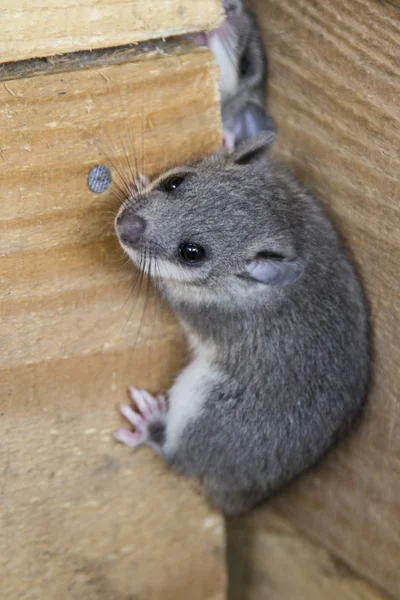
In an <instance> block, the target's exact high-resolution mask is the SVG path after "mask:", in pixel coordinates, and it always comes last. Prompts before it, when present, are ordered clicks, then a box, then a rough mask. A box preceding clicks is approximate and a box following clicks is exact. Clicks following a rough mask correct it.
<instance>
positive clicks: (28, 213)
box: [0, 44, 225, 600]
mask: <svg viewBox="0 0 400 600" xmlns="http://www.w3.org/2000/svg"><path fill="white" fill-rule="evenodd" d="M112 54H113V56H114V53H112ZM102 56H103V58H104V62H103V63H102V64H100V63H99V60H97V59H96V60H95V61H94V62H93V63H91V64H88V63H87V62H85V64H84V69H81V68H80V66H81V63H79V61H78V63H79V64H77V68H76V69H75V70H74V69H73V68H72V69H71V68H70V69H68V68H66V70H65V72H63V73H60V72H58V67H57V65H56V68H53V66H52V65H50V67H49V68H47V67H45V68H44V71H43V72H42V73H41V74H38V73H36V74H33V73H32V72H31V73H29V74H27V75H29V76H27V77H25V78H14V79H9V80H8V81H4V80H3V82H2V83H0V129H1V132H2V135H1V141H0V165H1V168H0V189H1V195H0V229H1V234H0V240H1V241H0V247H1V249H0V252H1V261H0V279H1V284H2V285H1V288H0V314H1V319H2V320H1V325H0V335H1V351H2V360H1V366H0V397H1V413H0V414H1V417H0V439H1V461H0V481H1V484H0V486H1V499H2V503H1V509H0V557H1V558H0V580H1V591H2V594H1V595H2V596H4V597H7V598H10V600H14V599H17V598H18V599H21V600H22V599H25V598H26V599H27V598H33V599H36V598H37V599H38V600H39V599H41V598H44V597H45V598H49V599H56V598H78V597H79V598H83V599H91V598H96V599H101V598H104V599H107V600H109V599H110V598H115V599H121V600H123V599H125V600H127V599H128V598H133V597H134V598H135V599H136V598H137V599H139V600H140V599H143V600H151V599H154V600H158V599H159V598H161V597H162V598H166V599H169V598H170V599H171V600H172V599H174V600H175V599H179V598H182V599H186V598H188V597H189V596H190V598H195V599H198V600H203V599H209V600H222V599H223V598H224V596H225V594H224V590H225V563H224V525H223V521H222V519H221V516H220V515H219V514H217V513H215V512H214V511H212V510H211V509H210V507H209V506H207V504H206V502H205V500H204V498H203V497H202V496H201V495H199V494H198V493H197V492H196V491H195V490H194V489H192V488H191V486H190V485H189V484H188V483H187V482H185V481H183V480H182V479H180V478H178V477H177V476H175V475H174V474H173V473H172V472H171V471H170V470H169V469H167V468H166V467H165V466H164V465H163V464H162V463H161V461H160V460H159V459H158V458H156V457H155V456H154V454H153V453H151V452H148V451H147V450H146V449H144V450H139V451H138V452H137V453H133V452H132V451H130V450H129V449H127V448H126V447H122V446H120V445H118V444H117V443H116V442H114V441H113V439H112V437H111V434H112V431H113V430H114V429H115V428H116V427H117V426H118V425H119V424H120V420H121V419H120V417H119V416H118V413H117V411H116V405H117V404H118V403H120V402H121V401H126V399H127V396H126V387H127V385H128V384H134V385H137V386H139V387H146V388H148V389H150V390H152V391H154V392H155V391H158V390H160V391H161V390H164V389H166V388H167V387H168V385H169V383H170V378H171V375H173V374H174V373H176V370H177V369H178V367H179V366H180V365H181V364H182V360H184V358H185V355H184V346H183V343H182V336H181V334H180V332H179V330H178V329H177V327H176V324H175V322H174V320H173V319H172V317H171V316H170V315H169V313H168V312H167V311H166V310H165V309H163V310H161V306H160V304H159V303H156V302H155V297H154V294H153V292H152V291H151V290H150V289H149V290H148V292H149V295H148V297H147V300H146V291H147V288H146V285H145V284H143V286H142V288H141V291H140V290H139V287H136V289H132V278H133V276H134V271H133V269H132V267H131V266H130V265H127V264H124V262H125V260H124V259H123V257H122V253H121V251H120V249H119V247H118V243H117V240H116V238H115V235H114V233H113V216H114V214H115V211H116V208H117V200H116V196H115V193H114V192H112V191H111V190H110V191H107V192H105V193H104V194H94V193H92V192H91V191H90V190H89V188H88V186H87V174H88V171H89V170H90V168H91V167H92V166H94V165H95V164H99V163H100V164H109V165H110V167H111V169H112V173H113V178H114V179H115V180H116V179H117V172H119V173H121V174H122V175H123V176H129V175H130V167H129V165H134V164H135V161H137V164H138V166H139V167H140V169H141V170H142V171H143V172H144V173H147V174H148V175H152V174H155V173H156V172H160V171H162V170H163V169H165V168H166V167H168V166H172V165H174V164H176V163H178V162H182V161H185V160H194V159H197V158H199V157H200V156H202V155H204V154H205V153H207V152H210V151H212V150H214V149H215V148H217V147H218V146H219V143H220V130H221V125H220V116H219V97H218V91H217V89H218V71H217V68H216V66H215V64H214V61H213V58H212V56H211V55H210V53H209V52H208V51H207V50H204V49H201V48H196V47H191V46H187V45H186V46H176V45H175V46H173V45H171V44H166V45H165V47H164V52H153V53H149V54H146V55H143V53H142V55H141V56H140V57H138V55H137V54H135V55H134V56H132V55H131V53H130V51H127V52H126V54H125V55H124V56H125V59H126V60H125V62H121V57H119V60H118V61H117V62H115V61H114V60H112V59H110V60H107V56H105V55H104V53H102ZM130 59H132V60H130ZM108 156H110V158H111V159H112V160H111V162H110V161H109V158H108ZM128 162H129V165H128ZM114 165H115V167H114ZM137 298H138V299H137ZM136 299H137V302H136ZM144 312H145V317H144V318H142V316H143V313H144ZM139 332H140V335H138V334H139Z"/></svg>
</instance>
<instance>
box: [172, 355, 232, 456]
mask: <svg viewBox="0 0 400 600" xmlns="http://www.w3.org/2000/svg"><path fill="white" fill-rule="evenodd" d="M213 356H214V352H213V350H211V349H207V350H206V349H203V351H202V352H199V353H197V356H195V358H194V359H193V361H192V362H191V363H190V364H189V365H188V366H187V367H186V368H185V369H184V370H183V371H182V373H181V374H180V375H179V376H178V377H177V379H176V381H175V383H174V385H173V386H172V388H171V389H170V391H169V394H168V399H169V409H168V418H167V430H166V443H165V446H164V451H165V453H166V454H167V456H172V455H173V454H174V452H175V451H176V450H177V448H178V446H179V442H180V439H181V436H182V433H183V431H184V429H185V427H186V426H187V425H188V423H189V422H190V421H191V420H193V419H195V418H196V417H198V416H199V414H200V413H201V410H202V408H203V406H204V403H205V401H206V400H207V397H208V394H209V391H210V387H211V386H212V384H213V383H214V382H215V381H217V380H218V381H220V379H221V375H219V376H218V371H217V370H216V368H215V366H214V365H213Z"/></svg>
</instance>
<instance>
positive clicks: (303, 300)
mask: <svg viewBox="0 0 400 600" xmlns="http://www.w3.org/2000/svg"><path fill="white" fill-rule="evenodd" d="M269 142H270V139H268V136H265V135H264V136H261V137H260V136H259V137H258V138H256V139H255V140H251V141H249V142H247V144H242V145H241V146H240V148H239V150H238V151H236V152H235V153H234V154H233V155H231V156H230V157H228V156H225V155H221V154H220V155H217V156H213V157H210V158H207V159H205V160H203V161H202V162H200V163H198V164H196V165H192V166H188V167H182V168H179V169H175V170H174V172H179V173H182V174H187V175H186V178H185V180H184V182H183V183H182V184H181V185H180V186H179V187H177V189H176V190H174V191H173V192H170V193H166V192H165V191H163V190H162V189H160V185H159V184H160V181H161V180H163V179H165V177H166V176H168V174H166V175H165V176H162V178H161V179H160V181H155V182H154V183H153V184H152V185H151V186H150V187H149V188H148V191H147V190H146V191H145V192H143V193H142V194H140V197H137V196H135V197H132V198H131V199H129V200H128V202H127V203H126V205H125V206H124V207H123V209H122V212H121V213H120V216H119V219H121V215H122V216H123V217H126V218H129V214H130V213H131V214H140V216H141V217H143V218H144V219H145V221H146V223H147V227H146V232H145V233H144V234H143V238H142V241H141V244H142V248H145V247H146V248H147V251H148V253H150V256H151V262H152V267H151V272H152V273H153V274H156V273H157V261H158V260H160V261H161V260H162V261H168V262H170V263H171V264H174V265H175V266H177V267H179V265H180V261H179V258H178V255H177V248H178V247H179V244H180V243H181V242H182V241H185V240H186V241H187V240H190V241H191V242H197V243H199V244H202V245H203V246H204V247H205V248H206V251H207V254H208V259H207V260H206V261H205V263H204V264H203V265H194V266H187V265H182V266H181V267H179V268H181V269H182V273H183V276H182V277H183V280H180V281H177V280H171V279H169V278H164V279H163V280H162V282H161V283H162V288H163V290H164V293H165V295H166V297H167V300H168V302H169V304H170V305H171V307H172V308H173V309H174V311H175V313H176V315H177V316H178V318H179V320H180V321H181V323H182V324H183V326H184V328H185V330H186V332H188V334H189V336H194V337H195V339H196V340H197V344H198V345H199V346H200V347H205V348H206V347H208V346H210V347H216V348H217V353H216V357H215V367H216V368H217V370H218V372H220V373H221V376H220V379H219V381H218V382H216V383H215V382H213V383H212V385H211V389H210V391H209V394H208V399H207V401H206V403H205V405H204V406H203V409H202V411H201V412H200V414H199V415H198V416H197V417H196V418H195V419H193V420H192V421H190V422H189V424H188V425H187V427H186V429H185V430H184V432H183V435H182V437H181V440H180V444H179V448H178V449H177V450H176V452H175V453H174V454H173V455H169V456H165V459H166V460H167V461H168V462H169V463H170V464H171V465H172V466H173V467H175V468H176V469H177V470H179V471H181V472H183V473H184V474H185V475H187V476H189V477H196V478H199V479H200V480H201V481H202V482H203V484H204V488H205V491H206V493H207V494H208V496H209V497H210V499H211V500H212V501H213V502H214V503H215V504H216V505H217V506H218V507H220V508H221V509H222V510H224V512H225V513H227V514H237V513H241V512H243V511H247V510H249V509H250V508H252V507H253V506H254V505H255V504H257V503H258V502H260V501H261V500H263V499H265V498H266V497H268V496H269V495H270V494H272V493H273V492H275V491H276V490H278V489H279V488H281V487H282V486H283V485H284V484H286V483H287V482H289V481H290V480H291V479H292V478H293V477H295V476H296V475H298V474H299V473H301V472H302V471H304V470H305V469H308V468H309V467H311V466H312V465H314V464H315V463H316V461H318V459H319V458H320V457H321V456H322V455H323V453H324V452H325V451H326V450H327V449H328V448H329V446H330V445H331V444H332V443H333V442H334V441H335V440H336V439H338V438H339V437H340V436H341V435H342V434H343V433H344V432H346V431H347V429H348V427H349V426H350V424H351V423H352V422H353V420H354V418H355V417H356V416H357V414H358V413H359V412H360V410H361V408H362V406H363V403H364V400H365V396H366V391H367V385H368V380H369V346H368V318H367V310H366V303H365V300H364V295H363V292H362V289H361V286H360V283H359V281H358V278H357V276H356V274H355V271H354V268H353V266H352V264H351V262H350V261H349V259H348V257H347V256H346V254H345V251H344V249H343V247H342V244H341V242H340V240H339V238H338V236H337V234H336V232H335V230H334V228H333V226H332V224H331V222H330V220H329V219H328V217H327V216H326V214H325V213H324V212H323V210H322V208H321V206H320V205H319V204H318V203H317V202H316V201H315V200H314V199H313V198H312V197H311V196H310V194H309V193H308V192H307V191H306V190H305V189H304V188H303V187H302V186H301V185H300V184H299V183H298V182H297V181H296V180H295V179H294V178H293V177H292V176H291V175H290V174H289V173H287V172H286V171H284V170H282V169H281V168H280V167H278V166H276V165H275V164H273V163H272V162H271V161H270V160H269V159H268V158H266V157H264V156H263V155H262V154H261V151H262V149H263V147H265V146H266V145H268V144H269ZM246 160H248V161H249V162H248V163H246V164H240V163H241V162H243V161H246ZM117 231H118V227H117ZM260 256H261V260H266V261H268V260H275V261H279V260H281V261H283V262H285V261H293V262H294V263H295V264H296V265H298V268H299V269H300V268H301V275H300V276H299V277H297V278H294V280H293V282H290V281H287V282H286V284H283V285H280V283H279V281H278V282H277V283H276V284H275V285H265V284H263V283H260V282H258V281H257V280H256V279H253V278H252V277H251V274H250V276H249V271H248V270H246V266H248V265H249V264H250V263H251V262H252V261H254V260H260V258H259V257H260ZM269 257H271V259H270V258H269ZM280 257H281V258H280ZM185 273H187V279H185ZM206 385H209V382H207V381H200V382H199V386H206ZM187 402H188V404H189V403H190V402H191V398H188V399H187ZM166 435H167V436H168V427H167V431H166Z"/></svg>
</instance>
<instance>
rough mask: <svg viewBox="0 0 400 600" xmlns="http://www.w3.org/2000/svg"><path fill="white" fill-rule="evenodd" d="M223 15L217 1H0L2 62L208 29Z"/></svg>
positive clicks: (217, 22)
mask: <svg viewBox="0 0 400 600" xmlns="http://www.w3.org/2000/svg"><path fill="white" fill-rule="evenodd" d="M223 17H224V13H223V10H222V3H221V2H220V1H219V0H152V1H151V2H149V1H148V0H135V1H134V2H133V1H132V0H82V1H80V2H76V1H75V0H62V2H61V3H60V2H59V1H57V0H46V2H45V3H43V1H42V0H20V1H19V2H18V4H16V3H15V1H14V0H3V1H2V4H1V7H0V20H1V30H2V36H1V39H0V62H8V61H16V60H26V59H27V58H36V57H44V56H53V55H55V54H62V53H66V52H77V51H79V50H93V49H96V48H110V47H112V46H120V45H123V44H131V43H136V42H141V41H144V40H149V39H155V38H164V37H169V36H172V35H180V34H184V33H188V32H190V31H201V30H209V29H213V28H214V27H217V26H218V25H219V23H221V21H222V19H223Z"/></svg>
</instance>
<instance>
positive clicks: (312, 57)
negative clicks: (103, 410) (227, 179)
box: [253, 0, 400, 598]
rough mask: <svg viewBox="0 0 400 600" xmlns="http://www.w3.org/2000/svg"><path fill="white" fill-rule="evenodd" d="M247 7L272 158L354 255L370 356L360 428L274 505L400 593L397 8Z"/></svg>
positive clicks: (278, 3) (302, 2)
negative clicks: (311, 195) (273, 142)
mask: <svg viewBox="0 0 400 600" xmlns="http://www.w3.org/2000/svg"><path fill="white" fill-rule="evenodd" d="M253 5H254V6H255V7H256V9H257V11H258V14H259V18H260V20H261V23H262V27H263V30H264V33H265V40H266V43H267V47H268V51H269V58H270V69H271V78H270V84H269V92H270V101H269V106H270V109H271V112H272V115H273V116H274V118H275V119H276V121H277V125H278V132H279V144H278V147H277V149H276V155H277V156H278V158H279V159H280V160H281V161H282V162H284V163H286V164H288V165H290V166H291V167H292V168H293V169H294V170H295V172H296V173H297V174H298V176H299V177H300V178H301V179H302V180H303V181H304V182H305V183H306V184H308V185H309V186H310V187H311V189H312V190H313V191H314V192H315V194H316V195H318V196H319V197H320V198H321V199H322V200H323V201H324V202H325V205H326V206H327V207H328V208H329V210H330V212H331V213H332V214H333V216H334V217H335V219H336V221H337V223H338V225H339V227H340V229H341V231H342V232H343V234H344V236H345V238H346V240H347V242H348V244H349V246H350V248H351V251H352V252H353V254H354V257H355V259H356V262H357V264H358V265H359V267H360V270H361V274H362V277H363V279H364V281H365V285H366V288H367V292H368V296H369V300H370V303H371V311H372V323H373V332H374V336H373V337H374V354H375V359H374V385H373V389H372V390H371V394H370V401H369V405H368V408H367V411H366V414H365V418H364V419H363V422H362V423H361V426H360V427H359V428H358V429H357V431H355V432H354V433H353V434H352V435H351V436H350V437H349V439H347V440H346V441H345V442H344V443H343V444H341V445H340V447H339V448H337V449H335V451H334V452H332V453H331V455H330V456H328V457H326V459H325V460H324V461H323V463H322V464H321V466H320V468H318V469H316V470H314V471H313V472H311V473H310V474H308V475H307V476H303V477H302V478H301V479H300V480H299V481H298V483H296V484H295V485H293V486H292V487H291V489H290V490H288V491H287V492H286V493H282V494H281V495H280V496H279V498H278V499H277V500H276V502H275V505H276V506H279V508H280V509H281V510H282V511H284V512H285V514H286V515H289V516H290V518H291V519H292V520H293V522H294V523H296V525H298V527H299V528H300V529H301V531H302V532H304V533H305V534H307V535H309V536H310V537H312V538H313V539H314V540H318V541H319V542H320V543H322V544H323V545H324V546H326V547H327V548H328V549H329V550H331V551H333V552H334V553H335V554H337V556H339V557H341V558H342V559H343V560H345V561H346V562H347V563H348V564H349V565H351V566H352V567H353V568H354V569H355V570H356V571H357V572H358V573H359V574H361V575H363V576H366V577H368V578H370V579H371V580H372V581H375V582H376V583H377V584H379V585H380V586H382V588H384V589H386V590H387V591H388V592H390V593H391V594H392V595H393V596H394V597H396V598H400V568H399V566H400V400H399V390H400V370H399V364H400V343H399V340H400V327H399V324H400V277H399V265H400V237H399V231H400V210H399V206H400V205H399V196H400V179H399V177H400V129H399V120H400V102H399V98H400V77H399V76H400V60H399V58H400V33H399V31H400V30H399V22H400V12H399V10H398V9H396V8H394V7H393V6H391V5H390V4H388V3H384V2H379V1H374V0H367V1H360V0H357V1H355V2H347V1H346V0H337V1H336V2H335V3H330V2H313V1H312V0H299V1H298V2H292V1H291V0H268V1H265V0H258V1H257V0H256V1H255V2H253ZM296 597H297V596H296ZM323 597H325V596H323ZM338 597H340V596H338ZM360 597H363V596H360Z"/></svg>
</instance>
